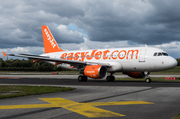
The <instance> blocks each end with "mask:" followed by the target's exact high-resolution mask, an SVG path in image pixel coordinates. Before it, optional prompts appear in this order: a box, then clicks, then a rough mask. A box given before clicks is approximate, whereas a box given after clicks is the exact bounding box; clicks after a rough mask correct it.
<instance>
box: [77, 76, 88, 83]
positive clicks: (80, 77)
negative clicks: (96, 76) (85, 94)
mask: <svg viewBox="0 0 180 119" xmlns="http://www.w3.org/2000/svg"><path fill="white" fill-rule="evenodd" d="M78 81H79V82H86V81H87V77H86V76H79V77H78Z"/></svg>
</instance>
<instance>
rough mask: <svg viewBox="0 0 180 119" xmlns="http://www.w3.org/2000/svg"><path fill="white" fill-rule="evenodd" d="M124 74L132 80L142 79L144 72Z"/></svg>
mask: <svg viewBox="0 0 180 119" xmlns="http://www.w3.org/2000/svg"><path fill="white" fill-rule="evenodd" d="M126 74H127V75H128V76H129V77H132V78H144V77H145V74H144V72H127V73H126Z"/></svg>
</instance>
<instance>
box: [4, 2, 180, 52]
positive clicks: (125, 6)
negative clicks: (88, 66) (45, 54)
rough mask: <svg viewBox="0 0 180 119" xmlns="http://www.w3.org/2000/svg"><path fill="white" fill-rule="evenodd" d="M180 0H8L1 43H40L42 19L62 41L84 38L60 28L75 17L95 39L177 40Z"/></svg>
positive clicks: (147, 42)
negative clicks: (58, 27) (59, 28)
mask: <svg viewBox="0 0 180 119" xmlns="http://www.w3.org/2000/svg"><path fill="white" fill-rule="evenodd" d="M179 4H180V2H179V1H177V0H171V1H169V0H158V1H157V0H141V1H140V0H137V1H127V0H111V1H109V0H98V1H92V0H88V1H84V0H66V1H64V0H56V1H48V0H31V1H23V0H16V1H14V0H4V1H1V5H0V16H1V17H0V31H1V32H0V47H4V48H5V47H7V48H13V47H17V46H19V47H25V46H41V47H42V46H43V43H42V35H41V34H42V33H41V26H42V25H48V26H49V28H50V30H51V32H52V33H53V35H54V37H55V38H56V40H57V42H58V43H82V42H84V39H83V38H84V37H83V36H80V35H78V33H76V32H75V31H73V32H74V33H73V34H71V35H70V34H67V33H65V32H60V31H59V30H58V29H57V26H59V25H60V24H63V25H69V24H71V23H72V24H74V25H76V27H77V28H79V29H82V30H84V31H85V33H86V34H87V37H88V38H89V39H90V40H91V41H101V42H114V41H128V43H129V44H147V45H155V44H162V43H169V42H171V41H179V39H180V35H179V33H180V14H179V13H178V12H179V11H180V7H179ZM17 29H19V32H15V31H16V30H17Z"/></svg>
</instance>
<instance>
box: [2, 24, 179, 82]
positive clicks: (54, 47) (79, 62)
mask: <svg viewBox="0 0 180 119" xmlns="http://www.w3.org/2000/svg"><path fill="white" fill-rule="evenodd" d="M42 36H43V42H44V50H45V53H44V54H41V55H30V54H19V55H15V54H6V53H4V52H3V57H5V56H6V55H8V56H15V57H24V58H29V59H34V60H33V62H38V61H41V60H42V61H45V62H48V63H51V64H54V65H57V66H58V67H62V68H65V69H71V70H78V71H79V72H80V74H81V75H79V77H78V81H79V82H86V81H87V77H90V78H94V79H102V78H105V77H106V80H107V81H108V82H113V81H114V80H115V77H114V75H113V74H114V73H115V72H122V73H123V74H126V75H128V76H129V77H133V78H146V79H145V81H146V82H147V83H150V82H151V78H150V77H149V74H150V72H155V71H162V70H168V69H171V68H173V67H175V66H176V65H177V61H176V60H175V59H174V58H173V57H171V56H169V55H168V54H167V53H166V52H165V51H163V50H162V49H158V48H153V47H147V46H146V47H130V48H113V49H94V50H76V51H64V50H62V49H61V48H60V47H59V46H58V44H57V42H56V40H55V39H54V37H53V35H52V34H51V31H50V30H49V28H48V26H46V25H45V26H42ZM107 73H109V74H110V75H107Z"/></svg>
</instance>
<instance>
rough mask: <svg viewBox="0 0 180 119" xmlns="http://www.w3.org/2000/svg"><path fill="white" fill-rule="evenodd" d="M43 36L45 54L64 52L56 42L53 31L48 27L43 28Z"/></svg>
mask: <svg viewBox="0 0 180 119" xmlns="http://www.w3.org/2000/svg"><path fill="white" fill-rule="evenodd" d="M42 35H43V41H44V50H45V53H52V52H59V51H63V50H62V49H61V48H59V46H58V44H57V42H56V40H55V39H54V37H53V35H52V34H51V31H50V30H49V28H48V27H47V26H42Z"/></svg>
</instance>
